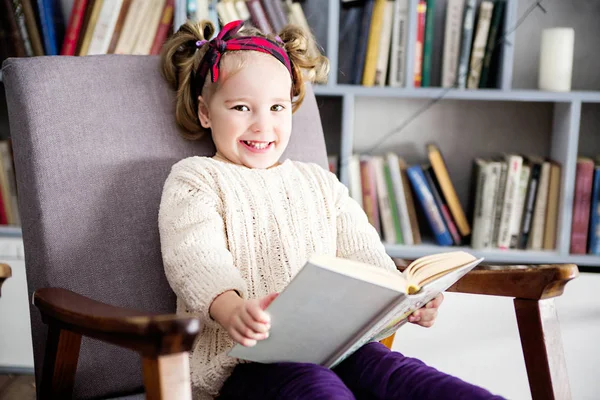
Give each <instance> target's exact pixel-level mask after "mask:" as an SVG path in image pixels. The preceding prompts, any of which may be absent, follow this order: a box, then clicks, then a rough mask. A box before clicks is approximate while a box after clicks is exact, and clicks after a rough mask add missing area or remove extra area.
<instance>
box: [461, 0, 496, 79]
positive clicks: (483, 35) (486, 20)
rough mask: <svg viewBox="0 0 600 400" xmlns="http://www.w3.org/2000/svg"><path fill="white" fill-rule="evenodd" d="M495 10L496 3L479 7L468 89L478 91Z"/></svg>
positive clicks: (484, 2) (486, 3)
mask: <svg viewBox="0 0 600 400" xmlns="http://www.w3.org/2000/svg"><path fill="white" fill-rule="evenodd" d="M493 9H494V3H492V2H491V1H483V2H482V3H481V5H480V6H479V21H478V22H477V30H476V31H475V39H474V40H473V50H472V51H471V66H470V68H469V77H468V79H467V87H468V88H469V89H477V88H478V87H479V78H480V76H481V68H482V66H483V57H484V56H485V45H486V42H487V38H488V33H489V31H490V24H491V22H492V11H493Z"/></svg>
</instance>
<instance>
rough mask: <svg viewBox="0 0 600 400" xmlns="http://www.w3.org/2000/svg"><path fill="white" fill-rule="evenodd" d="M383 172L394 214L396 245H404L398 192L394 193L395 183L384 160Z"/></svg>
mask: <svg viewBox="0 0 600 400" xmlns="http://www.w3.org/2000/svg"><path fill="white" fill-rule="evenodd" d="M383 172H384V175H385V186H386V190H387V194H388V200H389V205H390V210H391V213H392V221H393V223H394V224H393V226H394V237H395V243H396V244H404V238H403V237H402V226H401V223H400V213H399V211H398V199H397V198H396V192H395V191H394V183H393V181H392V172H391V171H390V165H389V164H388V163H387V162H386V160H383Z"/></svg>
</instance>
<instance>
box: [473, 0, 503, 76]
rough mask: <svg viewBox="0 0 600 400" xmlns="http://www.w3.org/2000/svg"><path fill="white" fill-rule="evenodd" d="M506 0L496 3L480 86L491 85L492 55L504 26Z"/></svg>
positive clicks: (497, 45)
mask: <svg viewBox="0 0 600 400" xmlns="http://www.w3.org/2000/svg"><path fill="white" fill-rule="evenodd" d="M505 4H506V3H505V1H504V0H500V1H496V2H495V3H494V12H493V14H492V22H491V25H490V33H489V35H488V40H487V44H486V46H485V55H484V57H483V67H482V68H481V77H480V78H479V87H480V88H487V87H489V86H490V71H491V65H492V56H493V55H494V51H495V50H496V47H499V46H500V45H499V44H498V43H497V42H498V38H499V33H500V28H501V26H502V18H503V17H504V6H505Z"/></svg>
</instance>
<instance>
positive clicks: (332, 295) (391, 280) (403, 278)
mask: <svg viewBox="0 0 600 400" xmlns="http://www.w3.org/2000/svg"><path fill="white" fill-rule="evenodd" d="M481 261H483V259H481V258H480V259H477V258H475V257H473V256H472V255H470V254H468V253H466V252H448V253H442V254H436V255H432V256H428V257H423V258H421V259H418V260H415V262H413V263H412V264H411V266H409V267H408V268H407V269H406V270H405V271H404V272H403V273H400V272H398V271H389V270H385V269H383V268H381V267H376V266H372V265H369V264H364V263H361V262H357V261H352V260H346V259H341V258H336V257H333V256H325V255H316V256H313V257H311V259H310V260H308V261H307V263H306V264H305V265H304V267H303V268H302V269H301V270H300V271H299V272H298V273H297V274H296V276H295V277H294V278H293V279H292V281H291V282H290V284H289V285H288V286H287V287H286V288H285V289H284V290H283V291H282V292H281V293H280V294H279V296H278V297H277V298H276V299H275V300H274V301H273V302H272V303H271V304H270V305H269V307H267V309H266V312H267V313H268V314H269V315H270V317H271V329H270V331H269V337H268V338H267V339H265V340H261V341H259V342H258V343H257V344H256V345H255V346H253V347H244V346H242V345H239V344H237V345H235V346H234V347H233V348H232V349H231V351H230V352H229V356H231V357H235V358H240V359H244V360H249V361H255V362H262V363H271V362H309V363H314V364H319V365H323V366H325V367H328V368H333V367H334V366H335V365H337V364H339V363H340V362H341V361H343V360H344V359H345V358H346V357H347V356H349V355H350V354H352V353H353V352H354V351H356V350H357V349H358V348H359V347H360V346H362V345H363V344H364V343H367V342H369V341H373V340H380V338H384V337H387V336H389V335H391V334H392V333H393V332H395V331H396V330H397V329H399V328H400V326H402V325H403V324H404V323H405V322H406V320H407V317H408V315H410V313H412V312H413V311H414V310H416V309H418V308H420V307H421V306H423V305H425V304H427V302H429V301H430V300H432V299H433V298H435V297H436V296H437V295H438V294H439V293H441V292H443V291H444V290H446V289H447V288H448V287H450V286H451V285H452V284H454V283H455V282H456V281H457V280H459V279H460V278H461V277H462V276H464V275H465V274H466V273H467V272H468V271H470V270H472V269H473V268H474V267H475V266H477V265H478V264H479V263H481ZM417 268H418V269H417ZM414 270H417V271H418V272H419V275H420V276H417V275H415V274H413V272H414ZM411 271H413V272H411ZM436 274H439V275H438V277H437V278H433V276H434V275H436ZM415 281H419V282H421V283H422V284H417V285H415V284H414V282H415ZM413 292H416V293H414V294H412V293H413ZM409 293H411V294H409ZM323 332H327V335H323Z"/></svg>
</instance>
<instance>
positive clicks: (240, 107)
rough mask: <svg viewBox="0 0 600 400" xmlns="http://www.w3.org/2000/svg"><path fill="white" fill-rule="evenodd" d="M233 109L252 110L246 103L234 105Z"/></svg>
mask: <svg viewBox="0 0 600 400" xmlns="http://www.w3.org/2000/svg"><path fill="white" fill-rule="evenodd" d="M233 109H234V110H237V111H250V109H249V108H248V107H247V106H244V105H237V106H233Z"/></svg>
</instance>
